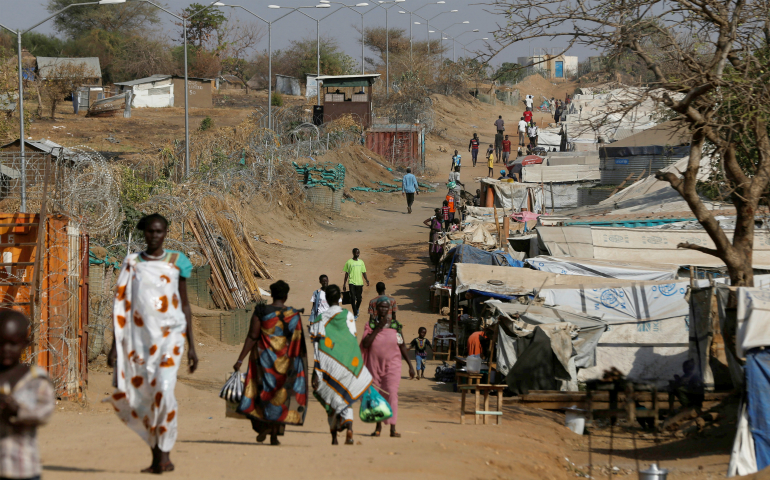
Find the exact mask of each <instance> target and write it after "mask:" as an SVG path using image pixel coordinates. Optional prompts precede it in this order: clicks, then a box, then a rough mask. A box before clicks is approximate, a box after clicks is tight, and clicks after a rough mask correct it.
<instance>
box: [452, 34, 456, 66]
mask: <svg viewBox="0 0 770 480" xmlns="http://www.w3.org/2000/svg"><path fill="white" fill-rule="evenodd" d="M456 45H457V41H456V40H455V39H454V38H453V39H452V62H455V63H456V62H457V56H456V55H455V46H456Z"/></svg>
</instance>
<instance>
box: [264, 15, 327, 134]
mask: <svg viewBox="0 0 770 480" xmlns="http://www.w3.org/2000/svg"><path fill="white" fill-rule="evenodd" d="M316 82H317V80H316ZM267 128H268V129H269V130H272V129H273V22H270V23H268V24H267Z"/></svg>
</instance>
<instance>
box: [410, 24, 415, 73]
mask: <svg viewBox="0 0 770 480" xmlns="http://www.w3.org/2000/svg"><path fill="white" fill-rule="evenodd" d="M412 25H413V23H412V12H409V63H412V62H413V60H412ZM413 68H414V65H412V66H411V67H410V68H409V70H412V69H413Z"/></svg>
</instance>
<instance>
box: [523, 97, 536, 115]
mask: <svg viewBox="0 0 770 480" xmlns="http://www.w3.org/2000/svg"><path fill="white" fill-rule="evenodd" d="M524 104H525V105H526V106H527V110H529V111H530V112H531V111H532V105H533V104H534V97H533V96H532V95H527V96H526V97H524Z"/></svg>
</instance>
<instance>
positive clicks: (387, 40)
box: [385, 8, 390, 96]
mask: <svg viewBox="0 0 770 480" xmlns="http://www.w3.org/2000/svg"><path fill="white" fill-rule="evenodd" d="M385 82H387V83H386V84H385V95H387V96H390V30H389V29H388V9H387V8H386V9H385Z"/></svg>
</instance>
